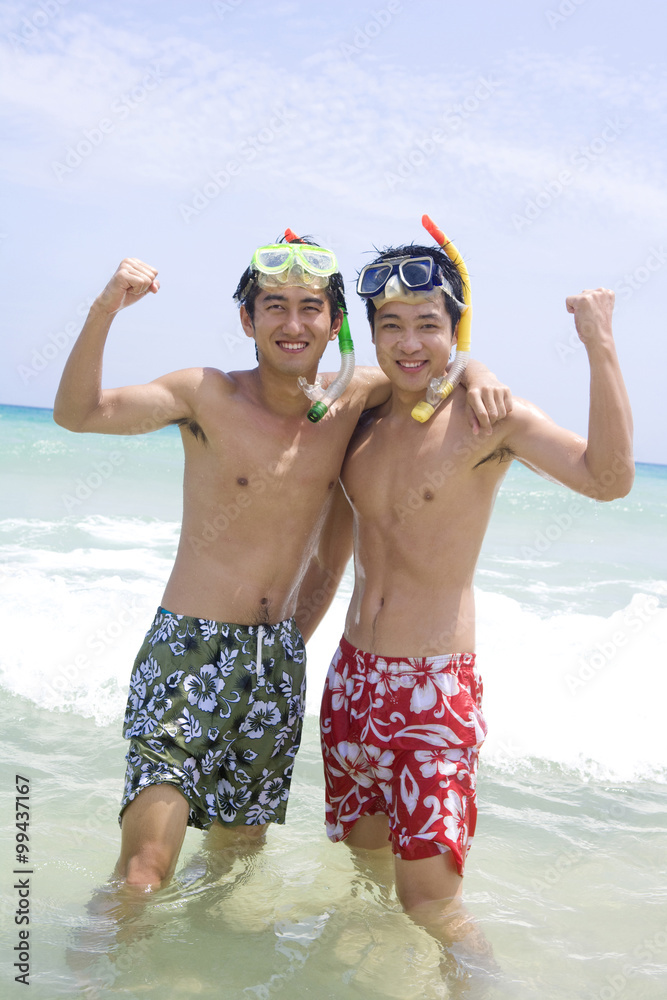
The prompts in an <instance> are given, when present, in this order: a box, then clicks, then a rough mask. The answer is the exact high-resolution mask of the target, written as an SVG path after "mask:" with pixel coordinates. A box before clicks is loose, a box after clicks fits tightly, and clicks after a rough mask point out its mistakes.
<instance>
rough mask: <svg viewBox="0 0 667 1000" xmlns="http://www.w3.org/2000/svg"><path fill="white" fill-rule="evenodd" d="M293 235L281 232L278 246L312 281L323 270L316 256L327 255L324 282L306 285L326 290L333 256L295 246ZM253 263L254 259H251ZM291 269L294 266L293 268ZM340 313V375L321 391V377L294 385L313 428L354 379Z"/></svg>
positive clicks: (349, 345)
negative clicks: (305, 400)
mask: <svg viewBox="0 0 667 1000" xmlns="http://www.w3.org/2000/svg"><path fill="white" fill-rule="evenodd" d="M298 238H299V237H298V236H297V235H296V233H293V232H292V230H291V229H286V230H285V239H286V240H289V241H290V242H289V243H287V244H284V243H280V244H278V245H279V246H280V247H282V248H283V249H285V248H287V249H288V250H290V251H293V252H294V257H295V261H298V262H299V265H300V266H301V267H302V268H303V267H305V269H306V271H307V272H308V274H309V275H310V276H311V278H313V279H317V280H319V279H321V278H323V277H325V271H324V270H323V266H324V258H323V257H321V256H320V255H324V254H328V255H329V257H330V258H331V261H332V262H333V266H332V267H331V268H330V269H329V270H327V271H326V281H325V282H324V284H322V285H319V284H318V285H315V284H313V283H312V281H308V282H306V284H307V287H308V288H326V287H327V285H328V284H329V275H331V274H334V273H335V272H336V271H337V270H338V262H337V261H336V256H335V254H334V253H333V252H332V251H331V250H324V249H323V248H321V247H311V246H309V245H308V244H307V243H295V242H294V241H295V240H298ZM253 260H254V258H253ZM293 266H295V265H293ZM313 266H315V267H317V268H319V270H317V271H313V270H312V268H313ZM291 283H292V284H301V283H302V282H300V281H293V282H291ZM340 308H341V310H342V313H343V322H342V324H341V327H340V330H339V331H338V349H339V350H340V371H339V372H338V375H337V376H336V378H335V379H334V380H333V382H332V383H331V385H330V386H329V387H328V388H326V389H325V388H324V387H323V385H322V376H321V375H317V376H316V377H315V381H314V383H313V384H312V385H310V384H309V383H308V380H307V379H305V378H304V377H303V375H301V376H300V377H299V378H298V379H297V382H298V385H299V388H300V389H303V391H304V392H305V394H306V396H307V397H308V399H311V400H312V401H313V405H312V406H311V408H310V409H309V410H308V414H307V416H308V419H309V420H310V421H311V423H313V424H316V423H317V422H318V421H319V420H321V419H322V417H323V416H324V414H325V413H326V412H327V411H328V409H329V407H330V406H331V404H332V403H333V402H334V401H335V400H337V399H338V397H339V396H342V395H343V393H344V392H345V390H346V389H347V387H348V385H349V384H350V380H351V379H352V376H353V375H354V344H353V343H352V337H351V336H350V324H349V322H348V319H347V312H346V310H345V309H343V307H342V306H340Z"/></svg>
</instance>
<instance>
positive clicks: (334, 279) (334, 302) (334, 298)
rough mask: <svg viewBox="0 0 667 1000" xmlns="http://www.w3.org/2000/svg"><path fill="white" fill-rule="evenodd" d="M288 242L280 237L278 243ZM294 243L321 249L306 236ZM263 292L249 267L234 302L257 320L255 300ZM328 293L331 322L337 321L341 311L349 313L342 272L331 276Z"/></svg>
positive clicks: (236, 292) (255, 272) (252, 318)
mask: <svg viewBox="0 0 667 1000" xmlns="http://www.w3.org/2000/svg"><path fill="white" fill-rule="evenodd" d="M287 242H288V240H287V239H286V238H285V236H284V235H283V236H281V237H279V239H277V240H276V243H287ZM289 242H292V243H305V244H307V245H308V246H311V247H319V246H320V244H319V243H317V242H316V241H315V240H314V239H313V238H312V237H310V236H304V237H302V238H299V239H298V240H291V241H289ZM260 291H261V286H260V284H259V281H258V280H257V271H254V270H253V269H252V268H251V267H247V268H246V269H245V271H244V272H243V274H242V275H241V280H240V281H239V283H238V285H237V286H236V291H235V292H234V301H235V302H236V303H238V305H239V306H245V307H246V309H247V311H248V315H249V316H250V319H251V320H254V318H255V300H256V298H257V296H258V295H259V293H260ZM324 292H325V293H326V297H327V301H328V302H329V311H330V313H331V322H332V323H333V321H334V320H335V319H336V316H337V314H338V310H339V309H343V310H344V311H347V306H346V304H345V284H344V282H343V275H342V274H341V273H340V271H336V272H335V273H334V274H331V275H330V276H329V284H328V285H327V287H326V288H325V289H324Z"/></svg>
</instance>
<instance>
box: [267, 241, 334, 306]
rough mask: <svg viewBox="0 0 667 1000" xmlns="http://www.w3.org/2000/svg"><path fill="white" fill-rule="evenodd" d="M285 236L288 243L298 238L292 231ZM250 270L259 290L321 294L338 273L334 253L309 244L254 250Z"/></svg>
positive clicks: (293, 244)
mask: <svg viewBox="0 0 667 1000" xmlns="http://www.w3.org/2000/svg"><path fill="white" fill-rule="evenodd" d="M288 233H289V234H290V235H289V236H288ZM285 236H286V238H287V239H288V240H289V239H290V238H291V239H296V238H297V237H295V235H294V233H293V232H292V230H291V229H287V230H286V231H285ZM250 268H251V270H252V271H254V272H255V274H256V278H257V283H258V285H259V286H260V288H265V289H266V288H280V287H281V286H283V285H303V286H304V287H305V288H312V289H314V290H316V291H321V290H322V289H323V288H326V287H327V285H328V284H329V277H330V276H331V275H332V274H334V273H335V272H336V271H337V270H338V263H337V261H336V255H335V254H334V253H333V251H331V250H325V249H324V247H314V246H311V245H310V244H308V243H272V244H270V245H269V246H265V247H259V248H258V249H257V250H255V252H254V254H253V255H252V260H251V262H250Z"/></svg>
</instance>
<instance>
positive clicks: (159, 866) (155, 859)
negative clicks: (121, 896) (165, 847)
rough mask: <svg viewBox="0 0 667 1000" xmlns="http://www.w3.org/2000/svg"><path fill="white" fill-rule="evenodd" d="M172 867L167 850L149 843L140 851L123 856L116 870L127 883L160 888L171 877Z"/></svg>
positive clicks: (139, 886) (146, 887)
mask: <svg viewBox="0 0 667 1000" xmlns="http://www.w3.org/2000/svg"><path fill="white" fill-rule="evenodd" d="M172 867H173V866H172V862H171V859H170V858H169V857H167V856H166V854H165V852H163V851H161V850H160V849H159V848H158V847H153V846H152V845H150V844H148V845H146V846H145V847H144V848H143V849H142V850H141V851H139V852H138V853H136V854H132V855H130V856H129V857H127V858H121V859H120V860H119V862H118V865H117V868H116V872H117V874H118V876H119V877H120V878H121V879H122V880H123V882H125V884H126V885H131V886H136V887H138V888H144V889H160V888H161V887H162V886H163V885H164V884H165V883H166V882H168V881H169V879H170V878H171V875H172Z"/></svg>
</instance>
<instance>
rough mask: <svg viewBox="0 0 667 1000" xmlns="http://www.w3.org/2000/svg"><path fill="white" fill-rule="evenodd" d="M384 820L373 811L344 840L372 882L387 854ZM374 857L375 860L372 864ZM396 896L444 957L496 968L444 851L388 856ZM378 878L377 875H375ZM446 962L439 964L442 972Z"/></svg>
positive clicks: (447, 853)
mask: <svg viewBox="0 0 667 1000" xmlns="http://www.w3.org/2000/svg"><path fill="white" fill-rule="evenodd" d="M388 833H389V820H388V818H387V816H385V815H384V814H382V813H378V814H376V815H374V816H362V817H361V818H360V819H358V820H357V822H356V823H355V824H354V826H353V827H352V830H351V831H350V833H349V835H348V836H347V838H346V839H345V843H346V844H347V845H348V847H350V848H352V850H353V853H354V855H355V862H356V863H357V865H358V866H360V867H361V866H362V865H363V867H365V868H366V870H367V871H371V872H372V873H373V875H374V876H375V877H376V878H377V876H378V873H379V871H380V868H381V866H382V862H385V864H386V862H387V860H389V859H390V858H391V857H392V855H390V854H389V853H388V850H387V849H388V839H387V838H388ZM376 859H377V862H376ZM393 875H394V877H395V882H396V893H397V895H398V899H399V901H400V903H401V906H402V907H403V909H404V910H405V912H406V914H407V915H408V916H409V917H410V919H411V920H413V921H414V922H415V923H416V924H419V926H421V927H423V928H424V929H425V930H426V931H428V933H429V934H430V935H431V936H432V937H434V938H435V939H436V941H438V942H439V943H440V944H442V945H443V946H444V947H445V949H446V951H447V953H448V954H449V955H452V954H453V955H454V957H455V958H460V959H462V960H463V961H464V962H466V963H470V964H473V965H484V966H485V967H486V968H487V969H489V968H495V963H494V962H493V959H492V954H493V953H492V949H491V945H490V944H489V942H488V941H487V940H486V938H485V937H484V934H483V933H482V932H481V931H480V930H479V928H478V927H477V925H476V924H475V922H474V920H473V918H472V916H471V914H470V913H468V911H467V910H466V909H465V907H464V906H463V902H462V889H463V879H462V878H461V876H460V875H459V873H458V871H457V869H456V865H455V863H454V861H453V858H452V855H451V854H450V852H449V851H447V852H446V853H445V854H438V855H436V856H435V857H432V858H424V859H421V860H418V861H404V860H403V859H402V858H400V857H397V856H395V855H394V856H393ZM380 879H381V880H382V881H384V879H382V876H380ZM446 966H447V962H445V963H444V967H443V971H448V970H447V969H446Z"/></svg>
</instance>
